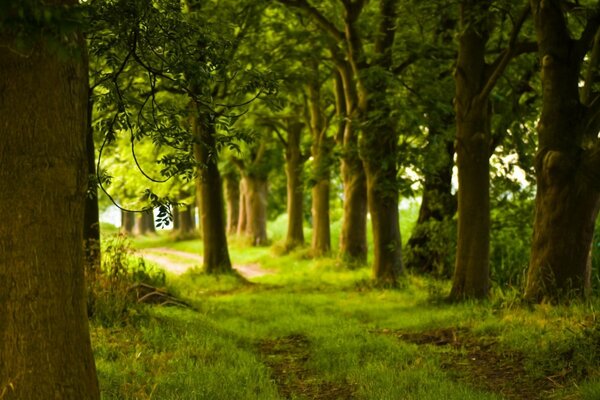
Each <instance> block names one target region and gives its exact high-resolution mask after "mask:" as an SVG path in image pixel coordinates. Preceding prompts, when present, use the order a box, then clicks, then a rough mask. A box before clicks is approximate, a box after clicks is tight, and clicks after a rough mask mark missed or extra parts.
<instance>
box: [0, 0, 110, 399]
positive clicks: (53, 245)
mask: <svg viewBox="0 0 600 400" xmlns="http://www.w3.org/2000/svg"><path fill="white" fill-rule="evenodd" d="M63 3H68V4H72V3H75V2H63ZM65 40H69V41H70V44H71V45H73V46H74V47H75V48H76V49H77V50H78V51H79V52H78V53H76V54H71V55H69V56H67V55H65V54H55V53H54V52H50V51H49V50H46V48H45V44H44V42H43V41H42V40H40V41H39V42H37V43H36V44H34V45H32V46H33V47H32V48H31V49H30V50H29V51H28V53H27V57H23V56H21V55H19V54H17V53H16V52H13V51H11V49H12V48H14V43H13V38H11V37H7V36H2V37H0V88H1V89H0V92H1V93H2V96H1V97H0V121H2V122H1V123H0V136H1V137H2V140H0V164H1V165H2V168H0V188H2V190H0V214H1V215H2V218H3V223H2V224H1V225H0V397H2V398H3V399H6V400H17V399H18V400H37V399H66V400H81V399H84V400H88V399H91V400H95V399H99V398H100V394H99V390H98V382H97V378H96V368H95V365H94V358H93V354H92V348H91V345H90V336H89V328H88V320H87V311H86V304H85V298H86V297H85V289H84V288H85V285H84V265H83V262H84V252H83V246H82V243H83V226H84V207H85V195H86V189H87V181H88V169H87V162H86V129H87V125H88V124H87V122H88V121H87V114H88V113H87V109H86V107H87V103H88V90H89V88H88V75H87V60H86V57H85V52H86V49H85V42H84V40H83V38H82V36H80V35H74V34H70V35H69V36H68V37H66V39H65ZM56 42H57V43H58V39H56ZM63 50H64V51H65V52H69V49H63Z"/></svg>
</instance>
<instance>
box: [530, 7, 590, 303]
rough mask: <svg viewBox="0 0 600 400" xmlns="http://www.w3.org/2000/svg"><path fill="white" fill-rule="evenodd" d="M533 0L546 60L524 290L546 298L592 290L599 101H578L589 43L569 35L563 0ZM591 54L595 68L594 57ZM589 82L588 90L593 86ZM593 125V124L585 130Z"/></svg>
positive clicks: (533, 298)
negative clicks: (575, 39) (583, 63)
mask: <svg viewBox="0 0 600 400" xmlns="http://www.w3.org/2000/svg"><path fill="white" fill-rule="evenodd" d="M531 7H532V11H533V15H534V21H535V27H536V33H537V39H538V48H539V49H538V50H539V55H540V59H541V60H542V73H541V80H542V87H543V100H542V115H541V117H540V121H539V123H538V134H539V149H538V154H537V156H536V177H537V192H536V201H535V221H534V226H533V241H532V245H531V258H530V264H529V273H528V279H527V287H526V289H525V298H526V299H528V300H531V301H541V300H543V299H546V298H547V299H551V300H557V299H560V298H562V297H567V296H582V295H584V294H586V293H587V292H589V289H590V274H591V260H590V249H591V244H592V239H593V234H594V223H595V221H596V217H597V215H598V206H599V194H600V192H599V190H598V189H599V187H600V185H599V181H600V179H599V177H598V176H599V175H598V170H599V167H600V151H599V147H598V146H599V143H598V139H597V132H598V129H597V126H598V125H597V117H596V114H597V109H594V108H593V105H590V104H587V103H589V102H590V100H591V99H590V98H588V97H590V96H585V95H584V96H581V97H582V99H581V101H580V93H579V92H580V88H579V82H580V76H581V74H580V68H581V63H582V61H583V57H584V55H585V53H586V52H587V50H588V48H587V47H583V48H578V46H581V45H582V43H577V42H575V41H573V40H572V39H571V35H570V34H569V32H568V28H567V22H566V20H565V17H564V15H563V11H562V9H561V4H560V2H558V1H545V2H543V3H540V2H539V1H535V0H532V1H531ZM596 40H598V38H596ZM585 45H587V43H586V44H585ZM596 46H598V44H596ZM596 51H597V49H596ZM590 62H591V63H592V68H594V69H596V68H597V65H593V63H594V62H595V60H592V61H590ZM589 84H590V82H586V84H585V87H584V88H583V90H584V91H586V90H587V89H591V88H589V87H588V85H589ZM588 107H589V108H588ZM590 126H592V127H594V126H595V127H596V128H592V129H591V131H589V132H587V131H586V130H587V129H588V128H589V127H590Z"/></svg>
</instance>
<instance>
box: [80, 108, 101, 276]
mask: <svg viewBox="0 0 600 400" xmlns="http://www.w3.org/2000/svg"><path fill="white" fill-rule="evenodd" d="M92 111H93V104H92V101H91V99H90V100H88V106H87V121H88V122H87V129H86V138H85V140H86V158H87V166H88V174H89V176H90V177H91V178H90V179H89V180H88V182H94V184H93V185H90V184H89V183H88V193H87V196H86V198H85V216H84V223H83V241H84V248H85V260H86V266H87V267H88V268H91V269H92V270H95V269H97V268H99V267H100V258H101V253H100V213H99V210H98V187H97V186H96V184H95V182H96V179H95V175H96V152H95V149H94V129H93V128H92Z"/></svg>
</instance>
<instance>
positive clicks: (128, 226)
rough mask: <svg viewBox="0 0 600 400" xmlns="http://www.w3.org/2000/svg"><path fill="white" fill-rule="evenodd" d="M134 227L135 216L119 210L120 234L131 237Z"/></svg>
mask: <svg viewBox="0 0 600 400" xmlns="http://www.w3.org/2000/svg"><path fill="white" fill-rule="evenodd" d="M134 227H135V214H134V213H132V212H128V211H124V210H121V232H123V233H125V234H127V235H132V234H133V229H134Z"/></svg>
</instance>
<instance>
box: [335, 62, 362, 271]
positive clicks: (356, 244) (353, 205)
mask: <svg viewBox="0 0 600 400" xmlns="http://www.w3.org/2000/svg"><path fill="white" fill-rule="evenodd" d="M336 67H337V71H338V73H337V74H336V80H335V93H336V110H337V114H338V118H339V120H340V126H339V127H338V134H337V135H336V141H337V142H338V145H339V146H340V147H341V148H342V157H341V163H340V172H341V177H342V185H343V187H344V217H343V221H342V229H341V231H340V245H339V246H340V250H339V254H340V258H341V259H342V260H344V261H347V262H349V263H355V262H358V263H360V264H362V263H365V262H366V261H367V250H368V249H367V208H368V206H367V179H366V176H365V169H364V167H363V163H362V161H361V159H360V156H359V152H358V134H357V131H356V128H355V126H354V125H355V124H356V122H353V120H354V118H355V117H356V110H355V109H356V93H355V89H354V86H353V85H354V82H353V79H352V69H351V68H350V65H349V64H348V63H347V62H346V61H343V60H338V61H337V62H336Z"/></svg>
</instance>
